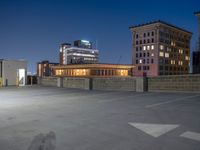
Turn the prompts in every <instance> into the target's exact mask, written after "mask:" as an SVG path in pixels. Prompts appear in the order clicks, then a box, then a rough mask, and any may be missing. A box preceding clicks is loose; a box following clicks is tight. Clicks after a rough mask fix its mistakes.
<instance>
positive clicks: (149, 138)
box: [0, 87, 200, 150]
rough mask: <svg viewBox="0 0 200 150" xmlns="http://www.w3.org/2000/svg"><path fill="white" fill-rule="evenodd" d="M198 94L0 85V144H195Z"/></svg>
mask: <svg viewBox="0 0 200 150" xmlns="http://www.w3.org/2000/svg"><path fill="white" fill-rule="evenodd" d="M199 116H200V94H198V93H197V94H195V93H174V92H173V93H136V92H119V91H87V90H77V89H65V88H55V87H23V88H15V87H12V88H1V89H0V149H2V150H39V149H40V150H43V149H46V150H169V149H170V150H199V149H200V117H199Z"/></svg>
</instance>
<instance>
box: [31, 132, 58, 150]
mask: <svg viewBox="0 0 200 150" xmlns="http://www.w3.org/2000/svg"><path fill="white" fill-rule="evenodd" d="M55 148H56V134H55V133H54V132H53V131H50V132H49V133H47V134H43V133H40V134H38V135H36V136H35V137H34V139H33V140H32V142H31V144H30V146H29V148H28V150H55Z"/></svg>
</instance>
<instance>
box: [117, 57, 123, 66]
mask: <svg viewBox="0 0 200 150" xmlns="http://www.w3.org/2000/svg"><path fill="white" fill-rule="evenodd" d="M121 59H122V55H120V56H119V59H118V61H117V64H119V63H120V61H121Z"/></svg>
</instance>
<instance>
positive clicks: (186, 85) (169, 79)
mask: <svg viewBox="0 0 200 150" xmlns="http://www.w3.org/2000/svg"><path fill="white" fill-rule="evenodd" d="M148 91H195V92H200V75H170V76H159V77H152V78H148Z"/></svg>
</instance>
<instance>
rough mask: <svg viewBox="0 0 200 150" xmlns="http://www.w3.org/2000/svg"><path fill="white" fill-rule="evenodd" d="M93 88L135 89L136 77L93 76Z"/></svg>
mask: <svg viewBox="0 0 200 150" xmlns="http://www.w3.org/2000/svg"><path fill="white" fill-rule="evenodd" d="M92 89H94V90H121V91H135V90H136V79H135V78H133V77H130V78H93V79H92Z"/></svg>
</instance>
